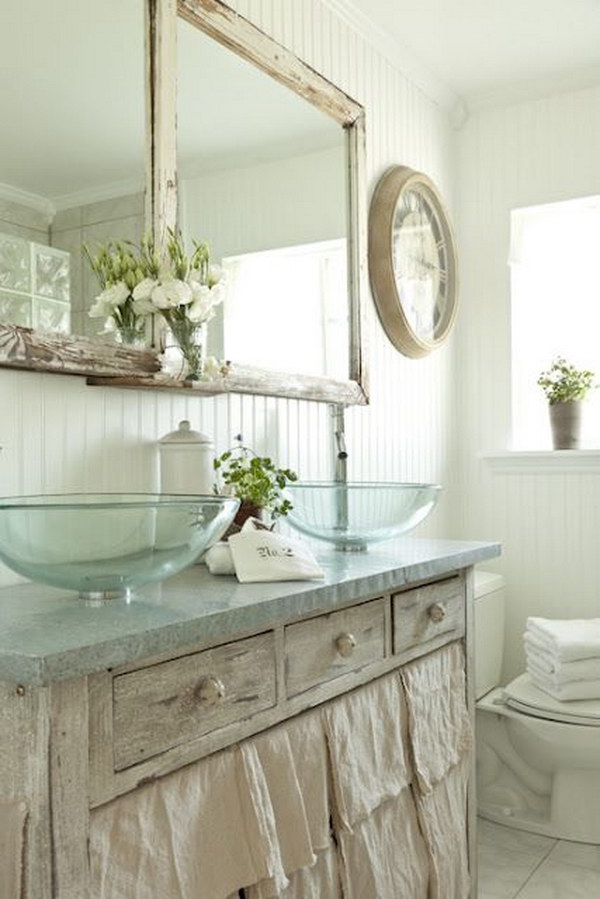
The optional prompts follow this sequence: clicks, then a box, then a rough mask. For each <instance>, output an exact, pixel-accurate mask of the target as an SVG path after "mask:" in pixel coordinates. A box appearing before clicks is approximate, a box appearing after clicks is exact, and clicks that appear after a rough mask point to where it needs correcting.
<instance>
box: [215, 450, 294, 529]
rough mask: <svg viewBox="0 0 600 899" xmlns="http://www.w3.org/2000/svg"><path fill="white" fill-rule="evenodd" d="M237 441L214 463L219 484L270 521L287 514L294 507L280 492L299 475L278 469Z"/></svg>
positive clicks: (264, 457) (271, 462)
mask: <svg viewBox="0 0 600 899" xmlns="http://www.w3.org/2000/svg"><path fill="white" fill-rule="evenodd" d="M237 440H238V444H237V445H236V446H234V447H233V448H232V449H230V450H227V452H225V453H223V454H222V455H221V456H219V457H218V458H217V459H215V460H214V462H213V466H214V469H215V471H216V472H218V475H219V476H220V479H221V481H222V482H223V484H225V485H226V486H227V487H229V488H230V490H231V492H232V493H233V495H234V496H237V497H238V499H240V500H241V501H242V502H243V503H247V504H248V505H251V506H256V507H257V508H258V509H264V510H265V511H266V512H268V513H269V514H270V516H271V518H273V519H275V518H279V517H281V516H283V515H287V513H288V512H289V511H290V510H291V509H292V508H293V507H292V504H291V502H290V501H289V499H287V498H286V497H285V496H284V495H283V491H284V489H285V486H286V484H287V483H288V481H290V482H291V481H297V480H298V475H297V474H296V472H295V471H291V470H290V469H289V468H278V467H277V466H276V465H275V464H274V462H273V460H272V459H270V458H269V457H268V456H257V454H256V453H255V452H254V451H253V450H252V449H250V447H248V446H244V445H243V443H242V440H241V435H240V436H239V437H238V438H237Z"/></svg>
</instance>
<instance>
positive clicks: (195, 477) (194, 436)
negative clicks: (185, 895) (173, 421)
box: [158, 419, 215, 495]
mask: <svg viewBox="0 0 600 899" xmlns="http://www.w3.org/2000/svg"><path fill="white" fill-rule="evenodd" d="M158 448H159V456H160V492H161V493H186V494H191V495H197V494H201V493H204V494H211V495H212V494H213V484H214V481H215V476H214V469H213V458H214V444H213V442H212V440H211V439H210V437H207V436H206V434H201V433H200V431H192V428H191V426H190V423H189V421H187V420H186V419H184V420H183V421H180V422H179V427H178V428H177V430H176V431H171V433H170V434H165V436H164V437H162V438H161V439H160V440H159V441H158Z"/></svg>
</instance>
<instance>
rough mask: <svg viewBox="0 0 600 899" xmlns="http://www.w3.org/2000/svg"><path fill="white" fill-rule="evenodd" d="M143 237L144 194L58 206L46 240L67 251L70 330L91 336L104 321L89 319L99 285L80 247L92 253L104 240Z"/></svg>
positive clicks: (132, 239)
mask: <svg viewBox="0 0 600 899" xmlns="http://www.w3.org/2000/svg"><path fill="white" fill-rule="evenodd" d="M143 236H144V195H143V193H135V194H125V195H124V196H117V197H114V198H113V199H110V200H99V201H97V202H93V203H84V204H81V205H78V206H70V207H68V208H66V209H60V210H59V211H58V212H57V213H56V215H55V216H54V218H53V220H52V226H51V229H50V238H51V239H50V243H51V244H52V246H53V247H58V248H59V249H61V250H67V251H68V252H69V253H70V254H71V307H72V313H71V329H72V331H73V333H75V334H85V335H86V336H88V337H93V336H94V335H96V334H100V333H101V332H102V331H103V329H104V320H103V319H99V318H90V317H89V316H88V314H87V313H88V310H89V308H90V306H91V305H92V301H93V299H94V297H96V296H97V295H98V294H99V293H100V287H99V285H98V281H97V279H96V276H95V275H94V273H93V271H92V270H91V268H90V266H89V264H88V262H87V260H85V259H84V258H83V255H82V252H81V248H82V246H83V244H84V243H85V244H88V245H89V247H90V249H91V250H92V252H94V250H95V249H96V248H97V247H98V245H99V244H104V243H106V242H107V241H108V240H129V241H132V243H135V244H139V242H140V239H141V238H142V237H143Z"/></svg>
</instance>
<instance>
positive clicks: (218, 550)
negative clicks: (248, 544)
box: [204, 543, 235, 574]
mask: <svg viewBox="0 0 600 899" xmlns="http://www.w3.org/2000/svg"><path fill="white" fill-rule="evenodd" d="M204 561H205V563H206V567H207V568H208V570H209V571H210V573H211V574H235V565H234V564H233V556H232V555H231V550H230V549H229V546H228V545H227V543H215V545H214V546H211V548H210V549H209V551H208V552H207V553H206V555H205V556H204Z"/></svg>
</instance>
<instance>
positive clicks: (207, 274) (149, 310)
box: [133, 231, 224, 381]
mask: <svg viewBox="0 0 600 899" xmlns="http://www.w3.org/2000/svg"><path fill="white" fill-rule="evenodd" d="M193 247H194V248H193V251H192V252H191V254H189V255H188V254H187V253H186V251H185V247H184V245H183V238H182V235H181V232H179V231H169V236H168V240H167V244H166V254H165V257H164V258H161V257H160V255H159V254H158V253H157V252H156V250H155V248H154V247H153V245H152V243H151V242H150V241H145V242H143V244H142V250H141V258H142V268H143V270H144V271H145V272H146V275H147V276H146V277H145V278H144V279H143V280H142V281H141V282H140V283H139V284H138V285H137V286H136V288H135V290H134V291H133V300H134V308H135V309H136V311H137V312H138V313H139V314H143V315H148V314H158V315H160V316H161V317H162V319H163V320H164V321H165V323H166V325H167V328H168V331H169V334H170V338H169V336H167V339H166V345H167V351H166V352H165V354H164V361H165V362H166V363H167V366H166V367H167V370H169V369H171V368H172V358H171V356H170V354H169V352H168V349H169V342H170V340H171V339H172V341H174V343H175V345H176V347H177V348H178V350H179V352H180V354H181V365H180V371H179V372H178V375H179V377H182V378H184V379H185V380H189V381H197V380H201V379H202V378H203V377H204V375H205V362H206V360H205V354H204V344H205V339H206V325H207V323H208V322H209V321H210V320H211V319H212V318H213V317H214V315H215V312H216V308H217V306H219V305H220V303H222V301H223V297H224V285H223V280H222V275H221V270H220V268H219V266H215V265H212V264H211V262H210V252H209V249H208V245H207V244H206V243H198V242H197V241H194V244H193ZM212 361H213V360H211V362H212ZM169 363H171V364H169ZM213 368H214V366H212V365H211V366H209V370H207V371H206V376H209V371H212V369H213Z"/></svg>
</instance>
